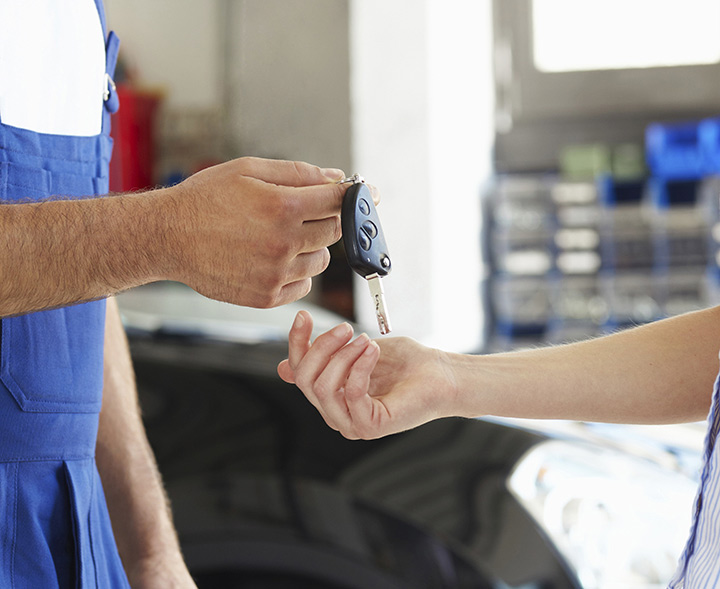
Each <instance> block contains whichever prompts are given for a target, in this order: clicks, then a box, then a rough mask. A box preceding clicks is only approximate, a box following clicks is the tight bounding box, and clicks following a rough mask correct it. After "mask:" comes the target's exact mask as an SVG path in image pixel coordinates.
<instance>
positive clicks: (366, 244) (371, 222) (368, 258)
mask: <svg viewBox="0 0 720 589" xmlns="http://www.w3.org/2000/svg"><path fill="white" fill-rule="evenodd" d="M341 220H342V233H343V244H344V246H345V255H346V256H347V260H348V264H350V267H351V268H352V269H353V270H354V271H355V272H357V273H358V274H359V275H360V276H362V277H363V278H367V277H368V276H372V275H373V274H377V275H378V276H386V275H388V274H389V273H390V270H391V267H392V264H391V262H390V256H389V255H388V249H387V244H386V243H385V236H384V235H383V230H382V226H381V225H380V217H378V214H377V210H376V209H375V203H373V199H372V195H371V194H370V189H369V188H368V187H367V186H366V185H365V183H364V182H363V181H362V180H354V181H353V183H352V184H351V185H350V187H349V188H348V189H347V191H346V192H345V196H344V198H343V203H342V214H341Z"/></svg>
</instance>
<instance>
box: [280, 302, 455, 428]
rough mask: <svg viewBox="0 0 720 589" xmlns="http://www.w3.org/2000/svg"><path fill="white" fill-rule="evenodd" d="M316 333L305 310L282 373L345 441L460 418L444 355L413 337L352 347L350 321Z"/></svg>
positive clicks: (293, 333) (359, 341) (362, 342)
mask: <svg viewBox="0 0 720 589" xmlns="http://www.w3.org/2000/svg"><path fill="white" fill-rule="evenodd" d="M311 333H312V317H311V316H310V314H309V313H307V312H306V311H300V312H299V313H298V315H297V317H296V319H295V323H294V324H293V326H292V329H291V330H290V342H289V350H288V359H287V360H283V361H282V362H281V363H280V364H279V366H278V374H279V375H280V377H281V378H282V379H283V380H285V381H286V382H289V383H295V384H296V385H297V386H298V387H299V388H300V390H302V392H303V393H304V394H305V396H306V397H307V398H308V400H309V401H310V402H311V403H312V404H313V405H314V406H315V408H316V409H317V410H318V411H319V412H320V414H321V415H322V416H323V418H324V419H325V422H326V423H327V424H328V425H329V426H330V427H332V428H333V429H335V430H338V431H339V432H340V433H341V434H342V435H343V436H345V437H346V438H348V439H358V438H362V439H373V438H379V437H382V436H385V435H388V434H392V433H396V432H400V431H404V430H407V429H410V428H413V427H416V426H418V425H421V424H423V423H425V422H427V421H430V420H432V419H436V418H438V417H446V416H449V415H452V414H453V410H452V405H453V402H454V399H455V396H456V390H457V389H456V384H455V377H454V374H453V372H452V369H451V368H450V367H449V363H448V361H447V355H446V354H444V353H443V352H440V351H438V350H434V349H430V348H426V347H424V346H421V345H420V344H418V343H417V342H415V341H413V340H411V339H409V338H391V339H385V340H382V341H381V342H379V344H378V343H375V342H374V341H371V340H370V339H369V338H368V336H367V335H365V334H362V335H360V336H358V337H357V338H356V339H355V340H354V341H350V340H351V338H352V335H353V332H352V328H351V327H350V325H348V324H347V323H343V324H341V325H338V326H336V327H335V328H333V329H332V330H330V331H328V332H327V333H324V334H323V335H321V336H319V337H318V338H317V339H316V340H315V341H314V342H313V343H311V342H310V336H311Z"/></svg>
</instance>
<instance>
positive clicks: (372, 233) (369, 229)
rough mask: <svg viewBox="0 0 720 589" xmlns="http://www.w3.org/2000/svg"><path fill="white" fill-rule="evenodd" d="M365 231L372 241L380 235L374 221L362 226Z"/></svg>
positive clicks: (366, 222)
mask: <svg viewBox="0 0 720 589" xmlns="http://www.w3.org/2000/svg"><path fill="white" fill-rule="evenodd" d="M362 228H363V231H364V232H365V233H367V235H368V237H369V238H370V239H372V238H373V237H376V236H377V234H378V230H377V227H376V226H375V223H373V222H372V221H365V222H364V223H363V224H362Z"/></svg>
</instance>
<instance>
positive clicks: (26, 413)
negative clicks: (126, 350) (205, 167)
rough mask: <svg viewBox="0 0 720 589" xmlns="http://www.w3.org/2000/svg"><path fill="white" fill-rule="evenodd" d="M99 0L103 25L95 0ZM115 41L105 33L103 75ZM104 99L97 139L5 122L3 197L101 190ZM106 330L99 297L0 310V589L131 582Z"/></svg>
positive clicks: (109, 588)
mask: <svg viewBox="0 0 720 589" xmlns="http://www.w3.org/2000/svg"><path fill="white" fill-rule="evenodd" d="M96 4H97V7H98V11H99V14H100V19H101V21H102V26H103V31H106V24H105V17H104V13H103V9H102V3H101V0H96ZM117 49H118V40H117V37H116V36H115V35H114V34H113V33H110V35H109V37H108V39H107V44H106V72H107V73H108V74H109V75H110V76H112V74H113V70H114V67H115V60H116V57H117ZM48 100H52V91H51V89H48ZM105 106H106V108H105V110H104V114H103V126H102V133H101V134H100V135H97V136H94V137H74V136H64V135H47V134H42V133H35V132H32V131H28V130H25V129H19V128H16V127H11V126H9V125H4V124H2V121H1V120H0V200H2V201H4V202H12V201H17V200H19V199H22V200H28V199H29V200H40V199H47V198H48V197H50V196H53V195H62V196H63V197H80V196H82V197H87V196H92V195H100V194H106V193H107V192H108V164H109V161H110V155H111V151H112V140H111V139H110V137H109V135H108V133H109V129H110V113H111V112H112V111H114V110H116V109H117V97H116V96H115V95H114V93H112V92H111V93H110V95H109V96H106V102H105ZM1 115H2V113H0V116H1ZM70 271H71V269H70ZM104 327H105V301H96V302H91V303H86V304H81V305H77V306H72V307H67V308H62V309H56V310H51V311H43V312H39V313H32V314H28V315H23V316H19V317H12V318H4V319H2V332H1V336H2V339H1V340H0V587H2V588H3V589H6V588H7V589H9V588H18V589H24V588H30V589H53V588H62V589H65V588H68V587H73V588H75V587H77V588H82V589H86V588H99V589H115V588H119V587H121V588H127V587H129V584H128V581H127V578H126V576H125V573H124V571H123V568H122V564H121V562H120V558H119V555H118V553H117V548H116V545H115V540H114V538H113V535H112V529H111V526H110V519H109V516H108V512H107V507H106V504H105V499H104V495H103V491H102V486H101V484H100V478H99V475H98V472H97V469H96V466H95V459H94V456H95V443H96V437H97V430H98V416H99V411H100V405H101V400H102V388H103V341H104Z"/></svg>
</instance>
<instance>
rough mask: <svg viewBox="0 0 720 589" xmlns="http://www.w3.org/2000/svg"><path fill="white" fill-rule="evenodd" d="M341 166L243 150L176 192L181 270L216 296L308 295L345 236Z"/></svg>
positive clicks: (251, 300) (254, 302)
mask: <svg viewBox="0 0 720 589" xmlns="http://www.w3.org/2000/svg"><path fill="white" fill-rule="evenodd" d="M342 177H343V173H342V171H340V170H334V169H331V170H322V169H320V168H318V167H315V166H311V165H309V164H304V163H299V162H289V161H277V160H264V159H258V158H241V159H237V160H233V161H230V162H226V163H224V164H220V165H218V166H214V167H212V168H208V169H206V170H203V171H201V172H199V173H197V174H195V175H193V176H191V177H190V178H188V179H187V180H185V181H184V182H182V183H181V184H179V185H178V186H177V187H175V189H174V190H173V191H172V192H171V193H170V194H171V195H172V210H169V211H168V212H167V214H168V215H171V216H172V218H171V219H169V226H170V227H171V228H172V229H171V233H172V234H174V235H170V236H168V237H169V240H170V243H171V244H173V245H174V249H175V251H176V252H177V254H178V259H177V260H176V266H175V268H174V272H175V273H176V276H175V278H176V279H177V280H179V281H180V282H184V283H186V284H188V285H189V286H191V287H192V288H194V289H195V290H197V291H198V292H200V293H201V294H204V295H206V296H208V297H210V298H213V299H220V300H223V301H226V302H231V303H235V304H238V305H245V306H250V307H262V308H265V307H275V306H278V305H282V304H285V303H289V302H292V301H294V300H297V299H299V298H302V297H303V296H305V295H306V294H308V292H309V291H310V287H311V277H312V276H316V275H318V274H320V273H321V272H322V271H323V270H325V268H327V265H328V263H329V262H330V253H329V252H328V250H327V248H328V246H329V245H331V244H333V243H334V242H336V241H337V240H338V239H340V236H341V228H340V209H341V204H342V197H343V195H344V193H345V190H346V189H347V186H343V185H338V184H337V183H336V182H337V180H339V179H341V178H342Z"/></svg>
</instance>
